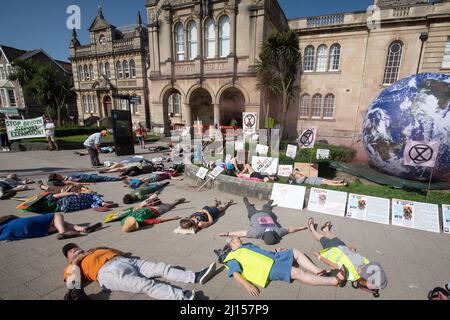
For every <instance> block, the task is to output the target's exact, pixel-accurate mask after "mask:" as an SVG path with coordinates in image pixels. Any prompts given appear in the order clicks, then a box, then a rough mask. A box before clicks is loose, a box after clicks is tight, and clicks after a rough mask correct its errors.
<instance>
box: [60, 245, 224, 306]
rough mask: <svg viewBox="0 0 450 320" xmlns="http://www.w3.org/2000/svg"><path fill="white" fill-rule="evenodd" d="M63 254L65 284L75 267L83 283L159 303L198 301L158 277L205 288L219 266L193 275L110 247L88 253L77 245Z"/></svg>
mask: <svg viewBox="0 0 450 320" xmlns="http://www.w3.org/2000/svg"><path fill="white" fill-rule="evenodd" d="M62 252H63V254H64V256H65V257H66V258H67V262H68V266H67V267H66V268H65V269H64V279H65V280H64V281H66V279H67V278H68V277H69V275H70V274H71V271H72V269H73V266H74V265H75V266H78V267H79V268H80V271H81V275H82V279H83V280H85V281H89V282H95V281H97V282H98V283H99V285H100V287H101V288H103V289H107V290H110V291H124V292H130V293H145V294H147V295H148V296H149V297H150V298H153V299H157V300H194V299H195V291H194V290H192V291H190V290H182V289H179V288H176V287H173V286H171V285H170V284H166V283H163V282H160V281H157V280H155V279H156V278H163V279H164V280H167V281H174V282H180V283H186V284H190V283H192V284H194V283H195V284H196V283H199V284H202V285H204V284H206V283H207V282H208V281H209V280H210V279H211V278H212V277H213V276H214V275H215V271H216V264H215V263H212V264H211V265H210V266H209V267H207V268H204V269H202V270H201V271H199V272H192V271H187V270H186V271H185V270H181V269H178V268H174V267H172V266H171V265H167V264H165V263H162V262H159V263H154V262H150V261H144V260H139V259H134V258H128V257H126V255H125V254H124V253H123V252H121V251H119V250H116V249H110V248H106V247H103V248H95V249H89V250H88V251H84V250H82V249H81V248H80V247H78V245H76V244H74V243H69V244H67V245H65V246H64V247H63V249H62Z"/></svg>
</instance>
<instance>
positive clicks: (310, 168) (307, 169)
mask: <svg viewBox="0 0 450 320" xmlns="http://www.w3.org/2000/svg"><path fill="white" fill-rule="evenodd" d="M294 171H295V172H300V173H302V174H304V175H306V176H307V177H318V176H319V165H318V164H317V163H301V162H296V163H294Z"/></svg>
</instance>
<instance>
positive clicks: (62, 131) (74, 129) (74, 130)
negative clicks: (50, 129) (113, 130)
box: [55, 126, 103, 138]
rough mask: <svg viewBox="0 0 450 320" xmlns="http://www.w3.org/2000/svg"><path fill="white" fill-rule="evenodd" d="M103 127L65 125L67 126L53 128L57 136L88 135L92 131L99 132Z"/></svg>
mask: <svg viewBox="0 0 450 320" xmlns="http://www.w3.org/2000/svg"><path fill="white" fill-rule="evenodd" d="M101 130H103V128H97V127H80V126H67V127H59V128H58V127H57V128H56V129H55V135H56V137H58V138H62V137H70V136H79V135H86V136H89V135H91V134H93V133H96V132H100V131H101Z"/></svg>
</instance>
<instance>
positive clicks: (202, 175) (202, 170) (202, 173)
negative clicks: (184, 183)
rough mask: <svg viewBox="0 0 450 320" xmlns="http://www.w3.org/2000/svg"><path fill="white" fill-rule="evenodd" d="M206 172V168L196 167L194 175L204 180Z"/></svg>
mask: <svg viewBox="0 0 450 320" xmlns="http://www.w3.org/2000/svg"><path fill="white" fill-rule="evenodd" d="M207 174H208V169H206V168H203V167H200V169H198V172H197V174H196V175H195V176H196V177H197V178H200V179H202V180H205V178H206V175H207Z"/></svg>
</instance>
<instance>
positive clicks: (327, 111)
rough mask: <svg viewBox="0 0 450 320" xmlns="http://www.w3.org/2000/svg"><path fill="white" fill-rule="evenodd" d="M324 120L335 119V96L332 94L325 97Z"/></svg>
mask: <svg viewBox="0 0 450 320" xmlns="http://www.w3.org/2000/svg"><path fill="white" fill-rule="evenodd" d="M323 118H324V119H333V118H334V95H333V94H331V93H330V94H328V95H327V96H326V97H325V102H324V105H323Z"/></svg>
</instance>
